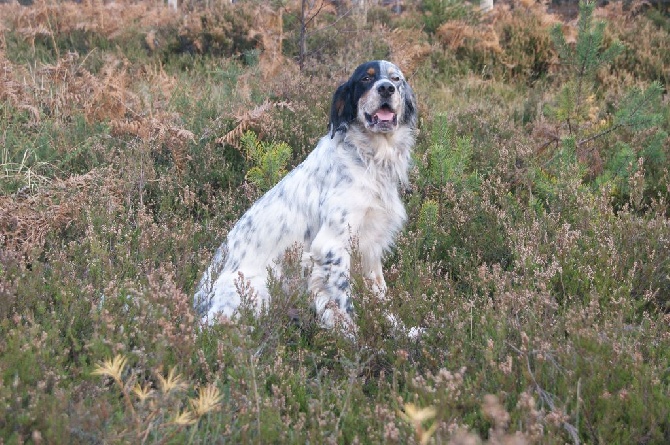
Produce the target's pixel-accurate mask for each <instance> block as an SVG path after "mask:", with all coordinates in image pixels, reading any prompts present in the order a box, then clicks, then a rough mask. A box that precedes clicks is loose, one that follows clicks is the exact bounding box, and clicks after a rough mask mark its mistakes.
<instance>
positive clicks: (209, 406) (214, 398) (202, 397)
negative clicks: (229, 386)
mask: <svg viewBox="0 0 670 445" xmlns="http://www.w3.org/2000/svg"><path fill="white" fill-rule="evenodd" d="M220 403H221V393H220V392H219V389H218V388H217V387H216V386H214V385H207V386H205V387H204V388H200V389H199V390H198V400H195V399H191V406H192V407H193V411H194V412H195V415H196V416H198V417H202V416H204V415H205V414H207V413H208V412H210V411H212V410H214V409H216V408H217V407H218V406H219V404H220Z"/></svg>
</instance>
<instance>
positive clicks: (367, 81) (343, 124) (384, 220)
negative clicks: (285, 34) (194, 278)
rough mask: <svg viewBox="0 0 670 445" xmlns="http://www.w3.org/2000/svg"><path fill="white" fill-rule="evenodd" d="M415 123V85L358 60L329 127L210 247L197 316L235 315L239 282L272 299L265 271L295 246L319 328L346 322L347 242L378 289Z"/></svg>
mask: <svg viewBox="0 0 670 445" xmlns="http://www.w3.org/2000/svg"><path fill="white" fill-rule="evenodd" d="M417 122H418V113H417V103H416V98H415V95H414V92H413V91H412V88H411V87H410V85H409V84H408V83H407V81H406V80H405V77H404V75H403V73H402V72H401V71H400V69H399V68H398V67H397V66H395V65H394V64H392V63H391V62H388V61H384V60H376V61H371V62H366V63H363V64H362V65H360V66H358V67H357V68H356V69H355V70H354V72H353V74H352V75H351V77H350V78H349V80H348V81H346V82H345V83H343V84H342V85H340V86H339V87H338V88H337V90H336V91H335V93H334V95H333V100H332V105H331V109H330V122H329V132H328V134H327V135H326V136H324V137H323V138H321V140H320V141H319V143H318V145H317V146H316V148H315V149H314V150H313V151H312V152H311V153H310V154H309V155H308V156H307V158H306V159H305V160H304V161H303V162H302V163H301V164H300V165H298V166H297V167H296V168H294V169H293V170H292V171H291V172H289V173H288V174H287V175H286V176H285V177H284V178H283V179H282V180H281V181H280V182H279V183H278V184H277V185H275V186H274V188H272V189H271V190H270V191H268V192H267V193H266V194H265V195H264V196H262V197H261V198H260V199H258V200H257V201H256V202H255V203H254V204H253V205H252V206H251V208H249V210H248V211H247V212H246V213H245V214H244V215H242V217H241V218H240V219H239V221H238V222H237V223H236V224H235V226H234V227H233V228H232V230H231V231H230V233H229V234H228V237H227V240H226V242H224V243H223V244H222V245H221V247H219V249H218V250H217V251H216V253H215V255H214V258H213V260H212V263H211V265H210V266H209V268H208V269H207V270H206V271H205V272H204V274H203V276H202V279H201V280H200V282H199V284H198V286H197V290H196V293H195V298H194V304H195V307H196V310H197V311H198V312H199V313H200V314H201V315H202V316H203V321H204V322H205V323H211V322H212V321H214V320H216V319H217V317H218V316H221V315H223V316H226V317H228V318H234V316H235V314H236V311H237V309H238V307H239V306H240V304H241V296H240V292H238V287H239V286H240V284H246V285H247V286H248V285H250V286H251V288H252V289H253V292H254V293H255V295H256V305H257V309H259V310H260V308H261V305H262V304H263V303H267V302H268V300H269V293H268V289H267V279H268V273H269V271H271V272H272V273H273V275H274V276H275V277H278V275H279V274H280V273H281V271H280V268H279V267H278V264H279V260H280V259H281V258H282V257H283V255H284V253H285V251H286V250H287V249H289V248H291V247H293V246H295V245H296V244H297V245H299V246H300V247H301V248H302V251H303V257H302V260H303V264H304V265H305V266H306V267H307V270H310V269H311V274H310V276H309V277H308V279H307V287H308V290H309V292H310V294H311V295H312V296H313V298H314V305H313V306H314V310H315V311H316V314H317V317H318V319H319V320H320V323H321V325H323V326H324V327H327V328H332V327H334V326H335V325H337V324H338V323H342V325H343V326H353V325H352V318H351V317H352V312H353V305H352V300H351V290H350V283H349V274H350V266H351V261H352V259H351V247H352V239H355V240H356V241H357V247H358V251H359V254H360V258H361V267H362V270H363V273H364V274H365V277H366V278H367V279H368V280H369V281H368V282H369V283H371V286H372V289H373V291H374V292H375V293H377V294H379V295H382V296H383V295H384V294H385V292H386V283H385V281H384V275H383V272H382V258H383V256H384V254H385V253H386V252H388V251H389V249H390V248H391V247H392V246H393V243H394V238H395V236H396V235H397V233H398V232H399V231H400V230H401V229H402V227H403V225H404V223H405V221H406V219H407V214H406V211H405V207H404V205H403V203H402V201H401V199H400V193H399V188H400V187H401V186H405V187H406V186H407V183H408V172H409V168H410V162H411V152H412V149H413V146H414V144H415V140H416V136H417ZM390 319H391V320H395V319H394V318H393V317H390Z"/></svg>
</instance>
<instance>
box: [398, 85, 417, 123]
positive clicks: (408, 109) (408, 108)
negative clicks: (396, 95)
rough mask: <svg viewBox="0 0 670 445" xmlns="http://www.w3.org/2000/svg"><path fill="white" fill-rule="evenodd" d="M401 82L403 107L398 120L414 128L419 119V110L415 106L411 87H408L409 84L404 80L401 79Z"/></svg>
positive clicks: (414, 97)
mask: <svg viewBox="0 0 670 445" xmlns="http://www.w3.org/2000/svg"><path fill="white" fill-rule="evenodd" d="M403 83H404V85H403V87H404V90H405V107H404V111H403V115H402V118H401V120H400V121H401V122H402V123H403V124H405V125H408V126H410V127H412V128H416V125H417V123H418V120H419V111H418V109H417V106H416V96H414V91H412V87H410V86H409V84H408V83H407V82H405V81H403Z"/></svg>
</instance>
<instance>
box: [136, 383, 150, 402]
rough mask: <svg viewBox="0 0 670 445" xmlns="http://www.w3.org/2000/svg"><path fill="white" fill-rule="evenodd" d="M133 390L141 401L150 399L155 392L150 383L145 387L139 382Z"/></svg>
mask: <svg viewBox="0 0 670 445" xmlns="http://www.w3.org/2000/svg"><path fill="white" fill-rule="evenodd" d="M133 392H134V393H135V395H136V396H137V398H138V399H140V402H144V401H145V400H146V399H148V398H149V397H150V396H151V394H153V392H154V390H153V389H151V388H149V385H148V384H147V385H144V387H141V386H140V384H139V383H137V384H136V385H135V387H134V388H133Z"/></svg>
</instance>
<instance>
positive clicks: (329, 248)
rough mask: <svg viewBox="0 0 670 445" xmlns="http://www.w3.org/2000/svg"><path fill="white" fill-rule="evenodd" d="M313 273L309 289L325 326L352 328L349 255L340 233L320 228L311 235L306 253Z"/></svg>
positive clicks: (327, 228) (317, 312)
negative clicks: (309, 245) (311, 238)
mask: <svg viewBox="0 0 670 445" xmlns="http://www.w3.org/2000/svg"><path fill="white" fill-rule="evenodd" d="M309 256H310V259H311V261H312V274H311V276H310V279H309V290H310V292H311V293H312V294H313V295H314V308H315V310H316V314H317V316H318V317H319V319H320V322H321V324H322V325H323V326H324V327H327V328H332V327H335V326H337V325H341V326H343V327H345V328H346V329H349V328H353V323H352V320H351V313H352V311H353V305H352V303H351V290H350V284H349V277H350V275H349V273H350V267H351V254H350V252H349V250H348V249H347V242H346V240H345V239H342V237H341V236H340V234H339V233H337V232H336V231H334V230H332V229H330V228H329V227H323V228H322V229H321V230H320V231H319V232H318V233H317V235H316V237H315V238H314V241H313V242H312V245H311V249H310V252H309Z"/></svg>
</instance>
